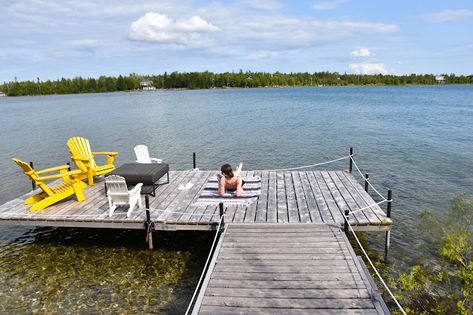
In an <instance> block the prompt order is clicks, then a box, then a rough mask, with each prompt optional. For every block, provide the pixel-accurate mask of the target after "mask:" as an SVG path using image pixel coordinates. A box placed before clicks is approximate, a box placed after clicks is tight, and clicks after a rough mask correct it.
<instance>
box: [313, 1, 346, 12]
mask: <svg viewBox="0 0 473 315" xmlns="http://www.w3.org/2000/svg"><path fill="white" fill-rule="evenodd" d="M345 2H348V0H332V1H319V2H316V3H314V4H312V6H311V8H312V9H315V10H331V9H335V8H336V7H338V6H339V5H341V4H343V3H345Z"/></svg>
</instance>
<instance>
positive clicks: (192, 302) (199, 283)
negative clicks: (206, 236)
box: [185, 215, 225, 315]
mask: <svg viewBox="0 0 473 315" xmlns="http://www.w3.org/2000/svg"><path fill="white" fill-rule="evenodd" d="M224 217H225V215H222V216H221V217H220V222H219V223H218V227H217V232H216V233H215V237H214V240H213V242H212V246H211V247H210V252H209V255H208V256H207V260H206V261H205V265H204V269H203V270H202V274H201V275H200V278H199V282H198V283H197V286H196V288H195V290H194V294H192V298H191V301H190V302H189V306H188V307H187V310H186V313H185V315H188V314H189V311H190V309H191V307H192V304H194V299H195V297H196V296H197V292H199V288H200V285H201V283H202V279H203V278H204V275H205V273H206V272H205V271H206V270H207V267H208V264H209V262H210V258H211V257H212V254H213V251H214V247H215V244H216V242H217V238H218V234H219V233H220V227H221V225H222V222H223V218H224Z"/></svg>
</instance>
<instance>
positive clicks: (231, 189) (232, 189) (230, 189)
mask: <svg viewBox="0 0 473 315" xmlns="http://www.w3.org/2000/svg"><path fill="white" fill-rule="evenodd" d="M243 185H245V181H244V180H242V181H241V187H243ZM225 189H226V190H228V191H236V188H226V187H225Z"/></svg>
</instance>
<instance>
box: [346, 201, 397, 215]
mask: <svg viewBox="0 0 473 315" xmlns="http://www.w3.org/2000/svg"><path fill="white" fill-rule="evenodd" d="M387 201H388V200H386V199H385V200H381V201H380V202H377V203H375V204H372V205H370V206H366V207H363V208H360V209H356V210H354V211H350V214H354V213H358V212H361V211H363V210H366V209H368V208H371V207H375V206H379V205H380V204H382V203H385V202H387Z"/></svg>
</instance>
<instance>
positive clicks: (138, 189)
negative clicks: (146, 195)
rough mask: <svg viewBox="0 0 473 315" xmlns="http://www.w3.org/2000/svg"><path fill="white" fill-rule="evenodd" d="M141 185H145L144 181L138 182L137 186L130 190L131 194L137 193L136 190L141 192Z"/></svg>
mask: <svg viewBox="0 0 473 315" xmlns="http://www.w3.org/2000/svg"><path fill="white" fill-rule="evenodd" d="M141 187H143V183H138V184H136V186H135V187H133V189H132V190H130V194H131V195H133V194H136V192H137V191H138V192H140V191H141Z"/></svg>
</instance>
